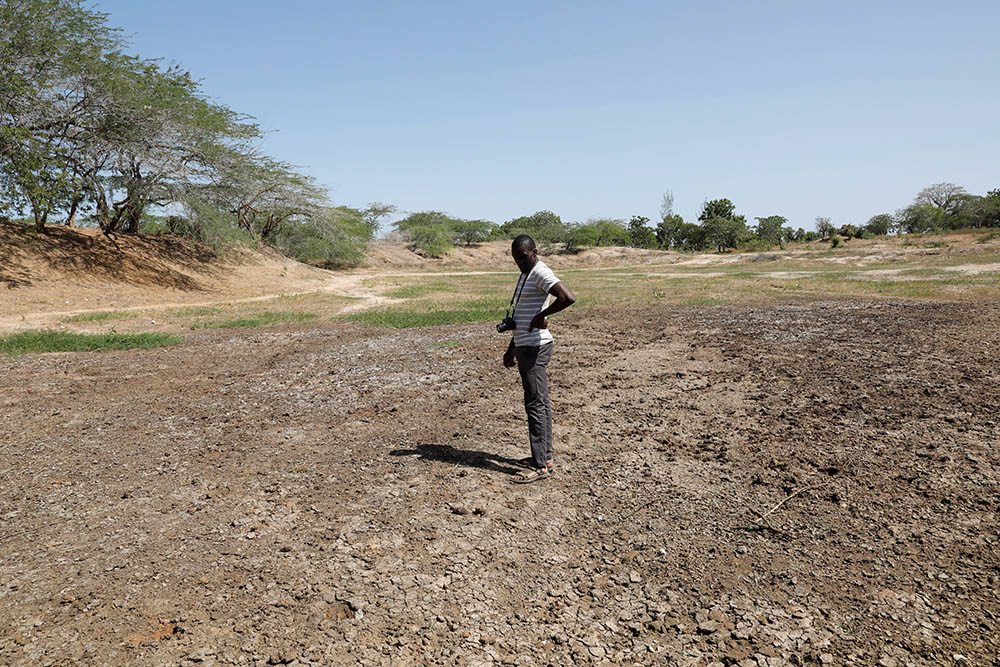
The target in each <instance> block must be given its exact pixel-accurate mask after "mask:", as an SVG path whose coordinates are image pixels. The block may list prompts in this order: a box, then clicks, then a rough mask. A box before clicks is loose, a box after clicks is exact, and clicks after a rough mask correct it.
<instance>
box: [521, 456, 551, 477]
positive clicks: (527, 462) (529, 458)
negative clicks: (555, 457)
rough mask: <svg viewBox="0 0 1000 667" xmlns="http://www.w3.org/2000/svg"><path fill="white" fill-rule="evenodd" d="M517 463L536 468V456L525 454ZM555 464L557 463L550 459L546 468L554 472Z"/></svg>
mask: <svg viewBox="0 0 1000 667" xmlns="http://www.w3.org/2000/svg"><path fill="white" fill-rule="evenodd" d="M517 465H519V466H521V467H522V468H534V467H535V458H534V457H533V456H525V457H524V458H523V459H518V460H517ZM554 466H555V464H554V463H553V462H552V459H549V460H548V461H546V462H545V469H546V470H548V471H549V472H550V473H551V472H552V468H553V467H554Z"/></svg>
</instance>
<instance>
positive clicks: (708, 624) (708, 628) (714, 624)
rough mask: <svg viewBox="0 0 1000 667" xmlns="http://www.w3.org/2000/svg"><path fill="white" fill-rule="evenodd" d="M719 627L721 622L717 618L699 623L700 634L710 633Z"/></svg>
mask: <svg viewBox="0 0 1000 667" xmlns="http://www.w3.org/2000/svg"><path fill="white" fill-rule="evenodd" d="M718 629H719V622H718V621H715V620H708V621H703V622H702V623H699V624H698V634H700V635H710V634H712V633H713V632H715V631H716V630H718Z"/></svg>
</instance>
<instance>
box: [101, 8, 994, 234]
mask: <svg viewBox="0 0 1000 667" xmlns="http://www.w3.org/2000/svg"><path fill="white" fill-rule="evenodd" d="M95 8H96V9H98V10H99V11H102V12H105V13H107V14H109V18H108V22H109V23H110V24H111V25H113V26H116V27H119V28H122V29H123V30H124V31H125V32H126V33H127V34H128V35H130V37H131V41H132V47H133V48H132V50H133V51H134V52H135V53H138V54H139V55H141V56H143V57H146V58H162V59H163V60H164V62H166V63H170V62H176V63H178V64H180V65H181V66H183V67H184V68H185V69H187V70H189V71H190V72H191V73H192V75H193V76H194V77H195V78H196V79H200V80H201V82H202V87H203V91H204V92H205V93H206V94H207V95H208V96H209V97H211V98H213V99H215V100H216V101H218V102H221V103H223V104H225V105H226V106H228V107H230V108H232V109H234V110H236V111H239V112H243V113H247V114H250V115H252V116H254V117H255V118H256V119H257V120H258V122H259V123H260V125H261V126H262V127H263V128H264V129H265V130H269V131H271V133H270V134H269V135H268V137H267V139H266V140H265V143H264V145H263V149H264V150H265V151H266V152H267V153H269V154H270V155H272V156H274V157H276V158H278V159H281V160H285V161H287V162H290V163H292V164H295V165H298V166H299V167H300V170H301V171H302V172H304V173H307V174H309V175H311V176H313V177H314V178H316V179H317V181H319V182H320V183H322V184H323V185H325V186H327V187H328V188H329V189H330V192H331V195H332V198H333V200H334V201H335V202H336V203H337V204H344V205H349V206H364V205H366V204H367V203H368V202H372V201H379V202H383V203H389V204H395V205H396V206H397V207H399V209H400V210H401V211H422V210H441V211H445V212H447V213H449V214H451V215H453V216H457V217H462V218H483V219H488V220H492V221H494V222H503V221H504V220H509V219H511V218H514V217H518V216H521V215H529V214H531V213H533V212H535V211H538V210H544V209H547V210H551V211H554V212H555V213H557V214H558V215H560V216H561V217H562V219H563V220H564V221H567V222H577V221H585V220H587V219H590V218H598V217H610V218H623V219H628V218H629V217H630V216H632V215H644V216H646V217H648V218H650V219H651V220H653V221H655V220H657V219H658V217H659V205H660V199H661V196H662V194H663V192H664V191H666V190H670V191H672V192H673V194H674V200H675V205H674V210H675V212H677V213H680V214H681V215H683V216H684V218H685V219H686V220H688V221H694V220H695V219H696V218H697V215H698V212H699V210H700V208H701V204H702V202H703V201H705V200H707V199H715V198H719V197H728V198H729V199H731V200H732V201H733V202H734V204H735V205H736V210H737V212H739V213H743V214H744V215H746V216H747V219H748V221H750V222H751V223H752V222H753V218H754V217H756V216H766V215H783V216H785V217H786V218H788V219H789V223H790V224H791V225H792V226H794V227H803V228H806V229H811V228H813V226H814V219H815V217H816V216H826V217H830V218H831V219H832V221H833V223H834V224H837V225H840V224H844V223H853V224H857V223H862V224H863V223H864V222H866V221H867V220H868V218H870V217H871V216H872V215H874V214H877V213H884V212H889V213H891V212H893V211H895V210H896V209H898V208H902V207H904V206H906V205H907V204H909V203H910V202H911V201H912V199H913V197H914V195H915V194H916V193H917V192H918V191H919V190H920V189H921V188H923V187H925V186H927V185H930V184H932V183H938V182H942V181H947V182H952V183H957V184H958V185H961V186H963V187H965V188H966V189H967V190H968V191H969V192H971V193H974V194H984V193H985V192H986V191H988V190H990V189H993V188H997V187H1000V131H998V129H1000V127H998V118H1000V38H998V33H997V26H998V25H1000V2H998V1H997V0H979V1H963V0H956V1H952V2H941V1H940V0H935V1H933V2H928V1H924V0H905V1H904V0H899V1H896V2H880V1H878V0H871V1H866V2H861V1H853V0H848V1H844V2H819V1H811V0H788V1H769V0H760V1H756V2H735V1H733V2H722V1H713V0H706V1H694V0H690V1H688V2H668V1H660V2H654V1H641V2H640V1H636V2H631V1H628V0H617V1H616V2H610V1H604V2H588V1H577V2H547V1H545V0H533V1H521V0H513V1H511V0H508V1H507V2H479V1H476V0H461V1H459V0H456V1H448V2H445V1H433V2H432V1H424V2H420V1H417V0H410V1H398V2H387V1H385V2H383V1H378V0H370V1H364V0H357V1H351V2H344V1H336V0H334V1H320V0H285V1H284V2H274V0H240V1H236V0H232V1H226V0H198V1H197V2H196V1H193V0H172V1H171V2H145V1H143V2H136V1H135V0H98V1H97V2H96V3H95Z"/></svg>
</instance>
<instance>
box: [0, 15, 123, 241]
mask: <svg viewBox="0 0 1000 667" xmlns="http://www.w3.org/2000/svg"><path fill="white" fill-rule="evenodd" d="M104 18H105V16H104V15H103V14H98V13H96V12H92V11H88V10H86V9H84V8H83V5H82V2H80V0H5V1H4V2H2V3H0V82H2V84H0V169H2V170H3V172H4V179H3V185H4V190H5V191H6V192H5V194H6V197H5V198H7V199H8V200H9V201H10V202H11V204H12V205H13V206H14V207H17V208H24V207H27V208H30V209H31V212H32V215H33V216H34V219H35V227H36V229H37V230H38V231H44V227H45V224H46V222H47V220H48V217H49V215H51V214H52V213H53V212H54V211H56V210H58V209H59V208H62V207H65V206H67V205H68V204H69V203H70V202H71V201H72V200H73V197H74V192H76V191H77V188H76V187H75V183H74V177H75V175H76V174H75V173H74V172H75V170H74V161H73V154H74V151H75V150H76V149H77V148H78V147H79V141H80V140H81V139H85V137H86V133H85V132H84V131H83V130H84V128H85V127H86V125H87V123H86V121H87V120H90V121H93V120H94V114H93V110H94V109H95V107H96V106H99V105H97V104H96V102H95V100H98V99H100V96H99V95H95V94H93V93H94V91H93V88H94V87H95V86H96V85H97V84H98V83H99V81H100V75H101V73H102V68H101V67H100V63H102V61H103V60H104V59H105V57H106V56H107V55H108V54H112V53H115V49H116V42H117V40H118V34H117V31H115V30H113V29H111V28H108V27H107V26H105V25H104Z"/></svg>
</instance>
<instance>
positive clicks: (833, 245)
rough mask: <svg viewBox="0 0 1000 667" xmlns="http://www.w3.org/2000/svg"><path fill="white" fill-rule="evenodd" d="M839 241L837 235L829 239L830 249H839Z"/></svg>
mask: <svg viewBox="0 0 1000 667" xmlns="http://www.w3.org/2000/svg"><path fill="white" fill-rule="evenodd" d="M840 241H841V238H840V236H838V235H837V234H834V235H833V236H831V237H830V247H831V248H836V247H839V246H840Z"/></svg>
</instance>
